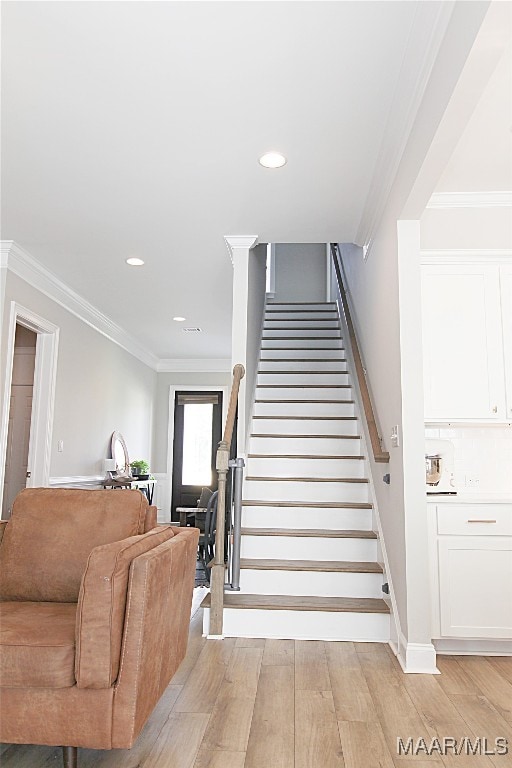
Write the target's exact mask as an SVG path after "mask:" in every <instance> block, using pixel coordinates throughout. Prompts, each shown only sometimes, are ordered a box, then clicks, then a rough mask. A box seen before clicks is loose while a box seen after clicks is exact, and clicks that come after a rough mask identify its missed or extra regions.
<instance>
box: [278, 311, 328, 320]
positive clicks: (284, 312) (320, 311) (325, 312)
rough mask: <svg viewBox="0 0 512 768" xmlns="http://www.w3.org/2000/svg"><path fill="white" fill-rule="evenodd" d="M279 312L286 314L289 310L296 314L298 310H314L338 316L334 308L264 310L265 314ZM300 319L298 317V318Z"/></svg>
mask: <svg viewBox="0 0 512 768" xmlns="http://www.w3.org/2000/svg"><path fill="white" fill-rule="evenodd" d="M278 312H279V313H280V314H283V313H285V314H287V313H289V312H291V313H292V314H294V315H296V314H297V313H298V312H315V313H318V314H326V313H328V314H330V315H334V316H335V317H338V313H337V312H336V310H335V309H270V310H267V311H266V312H265V315H268V314H273V313H276V314H277V313H278ZM299 319H300V318H299Z"/></svg>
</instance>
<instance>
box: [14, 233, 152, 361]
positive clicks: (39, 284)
mask: <svg viewBox="0 0 512 768" xmlns="http://www.w3.org/2000/svg"><path fill="white" fill-rule="evenodd" d="M0 265H1V267H2V268H7V270H8V271H10V272H12V273H13V274H15V275H17V276H18V277H20V278H21V279H22V280H24V281H25V282H27V283H28V284H29V285H31V286H33V287H34V288H36V289H37V290H38V291H40V292H41V293H43V294H44V295H45V296H48V298H50V299H52V301H55V303H56V304H59V305H60V306H61V307H63V308H64V309H66V310H67V311H68V312H71V314H72V315H75V317H78V318H79V320H82V322H84V323H86V324H87V325H89V326H90V327H91V328H93V329H94V330H95V331H97V332H98V333H101V334H102V335H103V336H105V337H106V338H107V339H109V341H112V342H113V343H114V344H117V345H118V346H119V347H121V348H122V349H124V350H125V351H126V352H129V353H130V354H131V355H133V357H136V358H137V359H138V360H140V361H141V362H142V363H144V364H145V365H148V366H149V367H150V368H152V369H153V370H157V366H158V357H157V356H156V355H153V354H152V353H151V352H148V351H147V349H146V348H145V347H144V346H143V345H142V344H140V342H139V341H138V340H137V339H135V338H134V337H133V336H131V335H130V334H129V333H127V332H126V331H125V330H124V329H123V328H121V326H120V325H118V324H117V323H115V322H114V321H113V320H112V319H111V318H110V317H108V316H107V315H105V314H104V313H103V312H101V311H100V310H99V309H98V308H97V307H95V306H94V305H93V304H91V303H90V302H89V301H87V299H84V297H83V296H80V294H78V293H76V291H74V290H73V289H72V288H70V287H69V285H67V284H66V283H64V282H63V281H62V280H61V279H60V278H58V277H57V276H56V275H55V274H53V272H51V271H50V270H49V269H47V268H46V267H43V266H42V264H40V263H39V262H38V261H36V259H34V258H33V257H32V256H30V254H28V253H27V251H25V250H24V249H23V248H21V247H20V246H19V245H18V244H17V243H15V242H14V240H2V241H0Z"/></svg>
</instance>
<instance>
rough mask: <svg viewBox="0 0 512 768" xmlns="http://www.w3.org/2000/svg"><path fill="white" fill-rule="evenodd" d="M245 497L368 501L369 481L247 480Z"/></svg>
mask: <svg viewBox="0 0 512 768" xmlns="http://www.w3.org/2000/svg"><path fill="white" fill-rule="evenodd" d="M243 493H244V498H245V499H257V500H258V501H265V500H267V499H269V500H271V501H310V502H320V501H340V502H344V503H352V502H353V503H358V504H359V503H366V502H367V501H368V494H369V490H368V483H325V482H321V483H315V482H313V483H308V482H306V483H305V482H297V481H295V482H287V481H284V480H273V481H268V480H262V481H258V480H245V481H244V490H243Z"/></svg>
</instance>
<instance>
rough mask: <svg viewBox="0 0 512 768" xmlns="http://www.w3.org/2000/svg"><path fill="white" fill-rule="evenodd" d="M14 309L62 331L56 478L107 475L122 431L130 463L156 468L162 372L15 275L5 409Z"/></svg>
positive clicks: (8, 296) (9, 288) (9, 279)
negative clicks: (114, 437) (114, 438)
mask: <svg viewBox="0 0 512 768" xmlns="http://www.w3.org/2000/svg"><path fill="white" fill-rule="evenodd" d="M11 301H15V302H17V303H18V304H21V305H22V306H24V307H25V308H27V309H29V310H31V311H32V312H34V313H36V314H38V315H40V316H41V317H43V318H44V319H45V320H48V321H50V322H51V323H54V324H55V325H56V326H58V327H59V329H60V337H59V350H58V364H57V379H56V391H55V413H54V426H53V438H52V445H51V461H50V476H51V477H70V476H87V475H89V476H90V475H101V474H103V459H104V458H105V457H107V455H108V451H109V445H110V443H109V440H110V435H111V433H112V432H113V431H114V430H116V429H117V430H119V431H120V432H121V433H122V434H123V435H124V437H125V440H126V443H127V446H128V451H129V455H130V458H145V459H147V460H149V461H150V462H151V461H152V437H153V401H154V396H155V389H156V372H155V371H154V370H152V369H151V368H149V367H148V366H146V365H145V364H144V363H142V362H140V361H139V360H137V359H136V358H134V357H133V356H132V355H130V354H129V353H128V352H125V351H124V350H123V349H121V347H119V346H118V345H117V344H114V343H113V342H111V341H109V340H108V339H107V338H106V337H105V336H103V335H102V334H100V333H98V332H97V331H95V330H94V329H93V328H91V327H90V326H89V325H87V324H86V323H84V322H82V321H81V320H79V319H78V318H77V317H75V316H74V315H73V314H71V313H70V312H68V311H67V310H65V309H64V308H63V307H61V306H60V305H59V304H57V303H56V302H54V301H53V300H52V299H50V298H48V297H47V296H46V295H44V294H43V293H41V292H40V291H38V290H37V289H35V288H33V287H32V286H31V285H29V284H28V283H26V282H25V281H24V280H22V279H21V278H19V277H17V276H16V275H14V274H13V273H12V272H10V271H7V276H6V288H5V304H4V306H3V323H2V340H1V341H2V355H1V360H0V366H1V376H2V379H1V397H2V403H3V398H4V396H5V393H4V389H5V374H6V363H7V361H6V348H7V334H8V331H9V322H8V318H9V312H10V305H11ZM59 440H62V441H63V443H64V450H63V451H62V452H61V453H60V452H58V451H57V442H58V441H59Z"/></svg>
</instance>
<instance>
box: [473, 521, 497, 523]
mask: <svg viewBox="0 0 512 768" xmlns="http://www.w3.org/2000/svg"><path fill="white" fill-rule="evenodd" d="M497 522H498V521H497V520H468V523H497Z"/></svg>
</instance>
